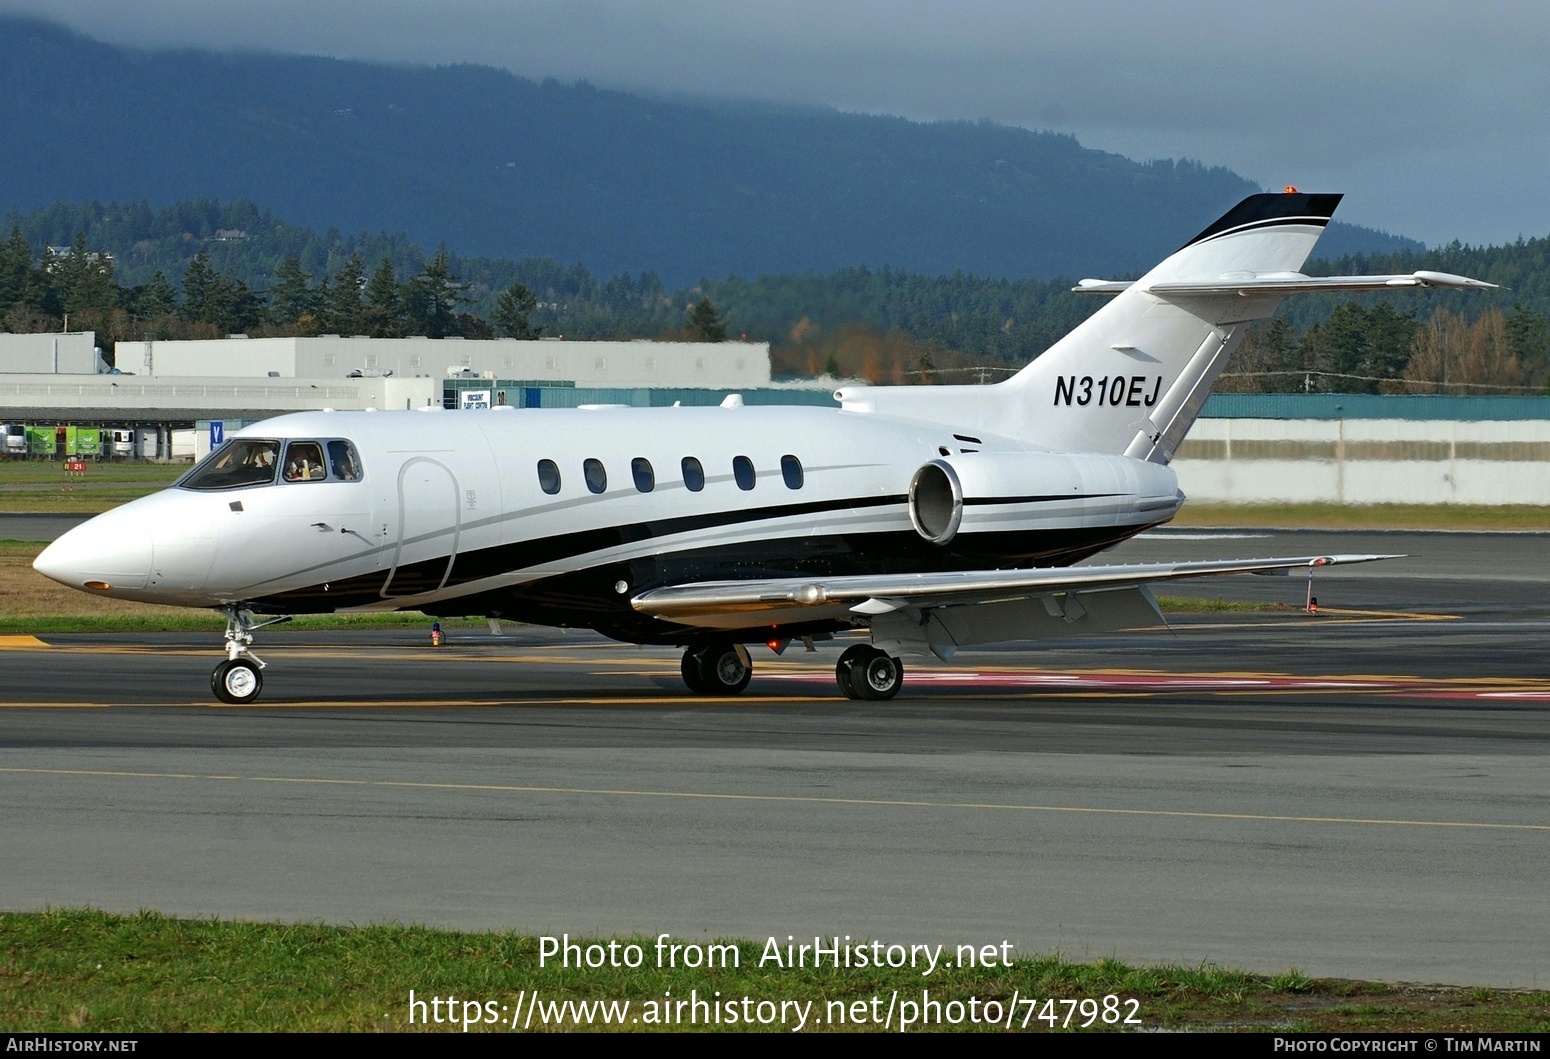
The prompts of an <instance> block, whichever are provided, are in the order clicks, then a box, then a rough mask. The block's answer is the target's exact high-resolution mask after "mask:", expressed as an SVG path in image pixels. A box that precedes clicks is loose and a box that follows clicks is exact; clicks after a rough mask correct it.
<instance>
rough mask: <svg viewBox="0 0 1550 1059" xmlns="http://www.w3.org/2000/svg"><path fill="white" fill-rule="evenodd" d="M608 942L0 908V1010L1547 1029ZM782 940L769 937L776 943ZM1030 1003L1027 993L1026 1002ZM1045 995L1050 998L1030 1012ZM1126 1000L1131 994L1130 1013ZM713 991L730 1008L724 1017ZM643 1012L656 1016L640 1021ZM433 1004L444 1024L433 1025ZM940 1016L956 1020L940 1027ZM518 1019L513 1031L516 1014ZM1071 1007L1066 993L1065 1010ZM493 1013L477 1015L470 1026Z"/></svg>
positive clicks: (73, 1015) (198, 1026) (1408, 989)
mask: <svg viewBox="0 0 1550 1059" xmlns="http://www.w3.org/2000/svg"><path fill="white" fill-rule="evenodd" d="M614 940H615V941H616V944H615V946H614V952H615V953H616V954H617V955H616V961H622V960H623V959H625V958H626V957H627V956H628V955H629V950H628V949H626V948H625V946H626V945H629V944H634V945H638V946H639V952H640V956H641V961H640V962H641V966H640V967H639V968H637V969H629V968H624V967H619V968H615V967H611V966H606V965H605V966H603V967H600V968H596V969H588V968H578V967H576V966H575V963H576V960H575V958H574V957H573V958H572V966H571V967H570V968H568V969H567V968H564V967H561V966H557V965H556V961H557V959H558V958H557V957H551V958H550V960H549V962H548V965H547V966H545V967H540V966H539V946H540V941H539V939H538V938H535V937H532V936H528V935H517V934H499V933H497V934H466V933H455V932H448V931H438V930H431V929H427V928H423V927H403V926H367V927H351V928H345V927H332V926H324V925H321V924H300V925H286V924H274V923H239V922H221V921H212V920H187V919H173V918H169V917H166V916H162V915H159V914H156V913H151V912H142V913H140V914H137V915H128V916H121V915H111V914H108V913H105V912H99V911H94V910H51V911H47V912H40V913H0V1011H3V1012H4V1013H5V1016H4V1023H5V1025H4V1027H3V1028H4V1029H5V1030H7V1031H10V1032H20V1033H27V1032H52V1031H87V1032H99V1033H134V1032H158V1031H160V1032H166V1031H172V1032H210V1031H238V1030H241V1031H275V1030H285V1031H338V1030H368V1031H369V1030H380V1031H401V1030H410V1029H415V1030H418V1029H426V1030H433V1031H434V1030H441V1031H454V1032H456V1031H461V1030H462V1029H463V1024H462V1019H463V1018H464V1017H468V1018H470V1019H477V1020H478V1021H477V1022H475V1023H474V1024H472V1025H470V1026H469V1027H468V1028H469V1029H473V1030H491V1029H495V1030H507V1029H509V1028H510V1026H511V1022H512V1021H513V1018H514V1016H513V1012H514V1011H521V1010H522V1007H523V1002H524V1001H528V1002H530V1001H531V998H532V996H533V992H534V991H535V990H536V991H537V993H538V996H539V997H540V998H541V999H542V1000H543V1002H544V1003H546V1004H547V1003H548V1002H551V1001H552V1002H557V1003H558V1002H563V1001H567V1000H569V1001H629V1002H630V1008H629V1013H628V1014H627V1015H626V1016H625V1019H624V1023H623V1025H619V1024H618V1023H617V1022H616V1023H615V1024H614V1025H613V1027H612V1028H616V1029H627V1030H650V1029H657V1028H660V1029H668V1030H674V1031H683V1030H690V1029H706V1028H711V1029H717V1028H719V1029H735V1030H745V1029H750V1028H752V1029H761V1028H763V1029H771V1030H782V1029H783V1030H790V1029H792V1028H794V1021H793V1020H794V1018H795V1014H794V1009H788V1020H787V1023H786V1025H784V1026H782V1025H780V1023H779V1022H772V1023H771V1024H768V1025H760V1024H759V1022H758V1014H759V1009H758V1008H757V1007H754V1008H749V1007H746V1006H743V1005H742V1004H741V1003H740V1002H741V1000H742V998H744V997H747V998H750V999H751V1000H752V1001H753V1003H754V1004H755V1005H757V1004H758V1003H759V1002H760V1001H771V1002H773V1004H770V1005H766V1006H765V1008H764V1009H763V1010H764V1011H765V1012H766V1013H770V1012H773V1011H774V1010H776V1009H778V1008H779V1006H780V1002H781V1001H796V1002H799V1003H800V1002H807V1001H810V1002H811V1004H812V1006H811V1008H810V1009H809V1014H808V1024H807V1029H809V1030H841V1029H850V1030H855V1029H880V1028H883V1027H882V1026H881V1025H879V1024H880V1023H881V1022H882V1021H883V1015H884V1012H885V1011H886V1009H887V1008H888V1007H889V1004H890V999H891V998H892V999H893V1001H894V1002H895V1015H894V1021H893V1028H895V1029H897V1028H898V1016H899V1015H900V1014H902V1013H903V1012H905V1011H906V1010H907V1009H905V1008H904V1007H902V1006H900V1005H899V1004H898V1002H899V1001H909V1002H913V1003H915V1004H917V1005H918V1009H917V1010H918V1012H919V1013H921V1014H924V1013H925V1012H927V1011H928V1010H929V1008H928V1007H927V1006H926V1004H925V1001H926V1000H927V996H926V991H928V990H929V999H932V1000H935V1001H937V1002H938V1003H939V1004H940V1005H941V1011H942V1020H941V1022H940V1023H933V1024H931V1025H929V1026H921V1027H918V1028H929V1029H932V1030H953V1029H959V1030H971V1029H982V1030H983V1029H990V1028H1000V1029H1005V1028H1006V1026H1005V1023H1006V1018H1007V1016H1006V1012H1007V1010H1008V1009H1012V1023H1013V1026H1012V1028H1026V1029H1030V1030H1046V1029H1049V1028H1051V1027H1050V1025H1049V1022H1048V1021H1047V1020H1046V1017H1045V1016H1046V1012H1047V1013H1048V1017H1050V1018H1053V1019H1054V1020H1055V1022H1056V1024H1057V1025H1056V1028H1075V1027H1074V1026H1072V1027H1065V1026H1061V1025H1060V1023H1061V1022H1062V1021H1063V1020H1064V1018H1065V1015H1066V1010H1067V1008H1066V1006H1065V1005H1063V1004H1061V1003H1060V1002H1061V1001H1063V1000H1073V1001H1080V1000H1081V999H1082V998H1093V999H1094V1000H1095V1001H1096V1005H1097V1007H1098V1011H1099V1013H1098V1014H1097V1016H1096V1017H1095V1018H1094V1025H1093V1027H1092V1028H1093V1029H1103V1028H1107V1029H1122V1028H1125V1027H1124V1026H1123V1023H1122V1021H1121V1019H1120V1018H1116V1019H1115V1020H1114V1022H1112V1023H1110V1024H1108V1025H1105V1023H1104V1021H1103V1017H1102V1010H1103V1009H1102V1005H1103V1003H1104V999H1103V998H1105V997H1107V996H1114V997H1116V998H1119V1000H1120V1002H1121V1003H1120V1007H1119V1008H1118V1010H1119V1011H1120V1012H1123V1013H1124V1015H1126V1016H1128V1015H1129V1013H1130V1012H1131V1011H1132V1010H1133V1011H1134V1012H1135V1016H1136V1017H1137V1018H1139V1019H1140V1028H1143V1029H1150V1030H1157V1029H1204V1030H1272V1029H1274V1030H1294V1031H1322V1032H1332V1031H1340V1032H1351V1031H1363V1032H1385V1031H1434V1030H1450V1031H1467V1032H1509V1033H1536V1032H1546V1031H1550V993H1545V992H1541V991H1534V992H1526V991H1512V990H1500V989H1488V988H1458V987H1447V986H1414V985H1385V984H1381V983H1373V982H1357V981H1347V980H1325V979H1313V978H1309V977H1307V976H1306V975H1303V974H1302V973H1300V972H1298V971H1296V970H1288V971H1286V972H1284V973H1282V974H1277V975H1255V974H1248V973H1245V972H1242V971H1234V970H1229V969H1224V968H1219V967H1215V966H1210V965H1205V966H1199V967H1175V966H1160V967H1133V966H1129V965H1126V964H1123V963H1120V962H1118V961H1115V960H1098V961H1096V962H1091V963H1082V962H1075V961H1071V960H1068V959H1066V958H1064V957H1062V956H1059V955H1053V956H1033V957H1028V956H1023V957H1016V958H1014V959H1012V960H1011V966H1009V967H1007V966H1000V965H999V963H997V964H995V965H992V964H991V963H990V962H988V961H987V963H986V965H984V966H976V967H972V968H970V967H948V966H946V964H947V963H948V962H951V961H953V959H954V957H955V956H956V952H955V949H956V946H955V945H948V946H946V948H945V950H944V952H943V961H942V964H941V965H939V966H938V967H937V969H936V971H935V972H934V973H933V974H931V975H929V976H923V975H922V974H921V970H920V969H918V968H915V969H912V968H910V967H902V968H888V967H883V968H880V969H879V968H876V967H866V968H856V967H855V966H854V965H853V966H852V967H850V968H844V967H841V968H835V967H833V966H832V961H826V963H825V966H823V967H822V968H819V969H814V968H813V967H812V966H811V965H809V966H808V967H806V968H792V967H778V966H775V965H774V964H772V963H770V962H768V961H766V962H765V963H764V964H763V965H762V966H761V956H763V955H765V954H766V953H767V951H768V950H767V948H766V945H767V942H759V941H734V942H722V943H710V942H706V941H703V940H694V941H691V940H689V939H680V938H673V939H670V941H669V944H672V943H677V944H683V945H688V944H696V945H699V946H701V951H702V952H708V951H709V950H708V948H707V947H708V946H709V945H711V944H722V945H726V946H728V948H727V949H725V950H720V951H722V952H724V953H730V952H732V951H735V952H736V966H735V967H734V966H730V964H731V963H732V962H733V961H732V960H731V959H730V957H729V956H728V957H727V958H725V959H723V961H721V962H722V963H723V964H727V965H728V966H718V967H716V968H714V969H707V968H701V969H695V970H691V969H686V968H684V967H682V966H678V967H659V966H658V955H657V942H656V939H654V938H644V937H637V938H622V939H614ZM802 940H809V941H810V940H811V939H802ZM570 941H571V942H572V943H573V944H576V945H578V946H579V947H580V949H581V951H582V952H583V953H584V952H585V948H586V946H588V945H589V944H597V945H600V946H603V948H602V949H601V950H597V952H598V955H600V956H602V955H603V954H604V953H606V952H607V951H608V950H607V947H608V945H609V939H595V940H593V941H590V942H589V941H586V940H581V939H575V938H572V939H570ZM785 942H786V939H785V938H781V939H779V944H780V945H782V946H784V945H785ZM857 943H858V941H857V940H853V941H852V942H851V943H850V944H851V945H855V944H857ZM869 951H870V950H869ZM681 952H682V953H684V955H687V950H681ZM996 955H997V956H999V950H997V952H996ZM606 959H607V958H606V957H605V962H606ZM410 990H414V993H415V997H416V999H419V1000H422V1001H429V1000H430V999H432V998H437V999H441V1000H443V1001H444V1000H445V998H448V997H456V998H457V1002H456V1003H455V1004H453V1005H451V1006H450V1008H449V1006H448V1005H446V1004H445V1003H442V1004H440V1005H438V1006H437V1014H439V1015H441V1016H442V1017H443V1021H441V1022H439V1023H438V1022H437V1021H435V1018H434V1016H433V1015H432V1009H431V1008H430V1006H429V1004H428V1003H427V1006H426V1007H425V1008H423V1009H419V1010H416V1012H415V1016H416V1022H415V1024H414V1025H411V1024H410V1021H409V1019H410V1014H411V1012H410V1007H409V992H410ZM717 993H719V994H720V998H719V1001H718V999H717V997H716V994H717ZM692 996H697V997H699V998H701V999H707V1000H709V1001H711V1002H712V1003H713V1004H719V1005H720V1007H718V1008H715V1009H713V1010H718V1011H720V1012H721V1014H722V1021H721V1024H720V1025H719V1026H716V1025H714V1024H712V1025H711V1026H710V1027H706V1026H705V1025H703V1024H700V1025H691V1024H689V1023H688V1021H687V1019H688V1014H687V1010H686V1009H680V1010H679V1011H678V1012H676V1013H674V1012H673V1010H672V1008H671V1007H670V1006H666V1007H665V1006H664V1002H665V1001H667V1000H668V998H669V997H671V998H672V999H673V1000H675V1001H688V1000H689V999H690V998H691V997H692ZM971 997H972V998H974V999H975V1001H976V1003H977V1005H978V1007H979V1011H980V1014H981V1016H984V1015H985V1014H987V1010H986V1004H987V1001H993V1002H995V1003H996V1005H997V1007H998V1008H999V1009H1000V1012H1001V1025H1000V1026H999V1027H990V1026H987V1025H985V1024H984V1022H983V1018H982V1021H981V1023H980V1024H978V1025H975V1024H973V1023H972V1022H971V1020H970V1018H969V1017H968V1014H967V1013H968V1012H969V1011H970V1010H971V1008H970V1003H969V1002H970V998H971ZM1014 998H1015V999H1016V1000H1017V1004H1016V1005H1015V1008H1014V1007H1013V1001H1014ZM1030 998H1031V999H1034V1000H1035V1001H1036V1003H1034V1004H1032V1005H1028V1004H1026V1003H1024V1001H1026V1000H1028V999H1030ZM1050 999H1053V1000H1054V1001H1055V1003H1054V1004H1053V1005H1051V1006H1050V1007H1049V1008H1047V1009H1046V1007H1045V1001H1046V1000H1050ZM1130 999H1134V1000H1135V1001H1136V1002H1137V1003H1136V1005H1135V1006H1134V1008H1133V1009H1132V1007H1131V1006H1130V1005H1129V1004H1128V1001H1129V1000H1130ZM728 1002H732V1003H733V1004H734V1007H735V1008H736V1011H737V1012H738V1021H737V1022H735V1023H731V1024H729V1022H728V1020H727V1018H726V1015H727V1012H728V1011H729V1010H730V1009H729V1008H728V1007H727V1006H726V1005H727V1003H728ZM952 1002H957V1008H956V1009H955V1008H954V1007H953V1006H952ZM465 1003H467V1004H473V1003H477V1004H479V1005H480V1006H479V1007H477V1008H474V1007H469V1006H465ZM490 1005H493V1007H492V1006H490ZM704 1010H705V1009H702V1012H703V1011H704ZM1110 1010H1111V1011H1112V1010H1114V1009H1113V1008H1111V1009H1110ZM422 1011H423V1014H422ZM653 1011H655V1012H656V1014H657V1016H658V1017H660V1016H663V1015H668V1016H671V1018H670V1019H669V1020H666V1021H658V1022H653V1021H651V1019H652V1012H653ZM743 1012H752V1013H753V1014H754V1017H755V1021H754V1024H753V1025H751V1026H750V1025H747V1024H745V1023H744V1022H743V1021H742V1013H743ZM448 1014H452V1015H454V1018H453V1019H451V1020H448V1019H447V1018H446V1016H447V1015H448ZM539 1014H540V1015H541V1014H542V1011H540V1012H539ZM955 1014H956V1015H958V1017H959V1021H958V1024H957V1025H953V1024H952V1022H951V1018H952V1016H953V1015H955ZM1025 1015H1026V1016H1027V1025H1026V1027H1024V1026H1022V1022H1023V1019H1024V1016H1025ZM841 1016H843V1021H842V1019H841ZM515 1017H516V1019H517V1021H518V1022H519V1025H520V1022H521V1017H520V1015H518V1016H515ZM1086 1017H1087V1016H1086V1015H1085V1014H1084V1013H1083V1011H1082V1009H1081V1007H1080V1005H1077V1006H1076V1009H1075V1014H1074V1016H1073V1020H1074V1022H1075V1023H1081V1022H1083V1021H1085V1019H1086ZM492 1018H493V1024H492V1022H490V1021H486V1020H487V1019H492ZM632 1019H634V1020H640V1021H631V1020H632ZM426 1020H428V1021H429V1024H428V1025H426V1024H425V1022H426ZM701 1021H702V1022H703V1015H702V1020H701ZM530 1028H532V1029H535V1030H536V1029H539V1028H543V1029H549V1030H553V1029H577V1028H582V1029H604V1028H608V1027H606V1026H605V1025H604V1023H603V1020H602V1018H601V1015H600V1013H599V1012H597V1011H593V1012H592V1015H591V1017H590V1018H587V1017H585V1015H584V1014H583V1013H582V1012H580V1011H578V1010H577V1008H576V1007H575V1006H574V1005H572V1006H570V1007H560V1008H559V1009H558V1010H556V1011H555V1012H553V1015H552V1017H551V1018H541V1017H539V1016H538V1015H535V1018H534V1020H533V1022H532V1023H531V1026H530ZM1130 1028H1131V1029H1135V1028H1137V1027H1136V1026H1134V1025H1132V1026H1131V1027H1130Z"/></svg>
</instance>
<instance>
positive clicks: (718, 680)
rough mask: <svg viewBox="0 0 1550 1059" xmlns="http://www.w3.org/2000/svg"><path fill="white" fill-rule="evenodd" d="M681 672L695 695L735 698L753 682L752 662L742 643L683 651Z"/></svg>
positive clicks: (713, 645)
mask: <svg viewBox="0 0 1550 1059" xmlns="http://www.w3.org/2000/svg"><path fill="white" fill-rule="evenodd" d="M691 667H692V670H693V672H692V674H691ZM682 670H683V678H684V683H685V684H687V685H688V686H689V690H690V691H692V692H694V693H695V694H696V695H736V694H738V693H739V692H741V691H742V690H743V689H744V688H746V687H747V686H748V682H749V681H750V680H752V679H753V660H752V659H750V658H749V657H748V648H746V647H744V646H743V645H742V644H739V643H729V644H712V645H711V646H709V647H701V648H700V649H698V650H695V651H689V652H686V653H685V654H684V660H683V666H682Z"/></svg>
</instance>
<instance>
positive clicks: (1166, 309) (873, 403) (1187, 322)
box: [835, 190, 1494, 463]
mask: <svg viewBox="0 0 1550 1059" xmlns="http://www.w3.org/2000/svg"><path fill="white" fill-rule="evenodd" d="M1340 198H1341V196H1339V195H1304V194H1302V193H1300V192H1296V191H1290V190H1288V191H1287V192H1286V193H1284V194H1280V195H1250V196H1249V197H1248V198H1246V199H1244V200H1243V201H1242V202H1240V203H1238V205H1236V206H1234V207H1233V208H1232V209H1230V210H1228V211H1227V212H1226V213H1225V214H1224V215H1223V216H1222V217H1221V219H1219V220H1218V221H1216V222H1215V223H1214V224H1212V225H1211V226H1210V227H1208V228H1207V229H1206V230H1205V231H1203V232H1201V233H1200V234H1199V235H1197V236H1195V238H1193V239H1191V240H1190V241H1189V242H1187V243H1185V244H1184V246H1183V247H1181V248H1180V249H1179V250H1177V251H1175V252H1174V253H1173V254H1172V255H1171V256H1169V257H1168V258H1167V259H1166V260H1164V261H1163V262H1162V263H1161V264H1160V265H1158V266H1157V267H1156V268H1154V269H1152V270H1151V271H1150V272H1148V273H1147V274H1146V275H1144V276H1142V277H1141V278H1140V279H1138V280H1136V281H1135V282H1134V283H1111V282H1107V281H1104V280H1083V281H1082V282H1081V283H1080V284H1078V285H1077V287H1076V290H1078V291H1083V292H1089V293H1093V294H1112V295H1114V296H1115V297H1114V301H1113V302H1111V303H1110V304H1108V305H1105V306H1104V307H1103V308H1102V309H1100V310H1098V311H1097V312H1096V313H1094V314H1093V315H1092V316H1090V317H1088V318H1087V320H1086V321H1085V322H1083V323H1082V324H1080V325H1079V326H1078V327H1077V328H1076V329H1075V330H1073V331H1072V332H1071V333H1070V334H1068V335H1066V337H1064V338H1062V339H1061V340H1060V341H1059V342H1056V343H1055V344H1054V345H1053V346H1051V347H1050V348H1049V349H1047V350H1046V351H1045V352H1044V353H1043V354H1041V355H1040V356H1039V357H1038V358H1037V359H1036V360H1034V362H1033V363H1031V364H1029V365H1028V366H1027V367H1026V368H1024V369H1023V370H1022V371H1020V372H1018V373H1017V374H1016V375H1014V376H1013V377H1012V378H1010V379H1008V380H1007V381H1006V382H1003V383H998V384H997V385H995V386H911V387H905V386H878V387H868V386H862V387H846V388H844V389H842V390H840V391H839V392H838V393H836V394H835V396H836V397H838V398H839V400H840V402H841V404H843V405H844V407H845V408H846V409H847V410H851V411H857V412H875V413H880V414H883V415H894V416H901V417H907V418H911V419H923V420H927V421H929V422H933V423H943V424H950V425H953V426H955V427H959V428H964V429H968V430H970V431H971V432H977V431H987V432H990V433H995V434H1001V435H1003V436H1006V437H1012V438H1017V439H1019V440H1021V441H1024V442H1027V443H1028V444H1029V445H1031V446H1034V447H1037V448H1043V449H1049V450H1052V451H1057V452H1099V453H1111V454H1116V455H1125V456H1130V457H1133V458H1135V459H1142V460H1149V461H1151V462H1153V463H1167V462H1168V461H1170V460H1171V459H1173V454H1174V453H1175V452H1176V451H1178V447H1179V445H1180V444H1181V443H1182V442H1183V441H1184V435H1185V434H1186V433H1187V432H1188V431H1189V428H1190V427H1191V426H1193V425H1194V422H1195V418H1196V417H1197V416H1199V415H1200V409H1201V408H1202V407H1203V406H1204V405H1205V403H1206V398H1207V397H1209V396H1211V387H1212V386H1214V385H1216V380H1217V378H1218V377H1219V376H1220V375H1221V374H1222V371H1223V369H1225V368H1226V367H1227V361H1228V359H1229V358H1230V357H1231V356H1232V354H1233V351H1234V350H1235V349H1237V348H1238V344H1239V343H1240V342H1242V341H1243V335H1244V332H1245V331H1246V330H1247V328H1248V325H1249V324H1251V323H1254V322H1255V321H1256V320H1265V319H1268V318H1269V317H1270V316H1271V315H1273V314H1274V313H1275V311H1276V308H1277V307H1278V306H1279V305H1280V304H1281V299H1282V298H1284V297H1286V296H1287V295H1288V294H1300V293H1306V292H1311V291H1373V290H1392V289H1394V288H1396V287H1450V288H1455V289H1483V288H1490V287H1493V286H1494V284H1491V283H1484V282H1482V281H1480V280H1473V279H1467V278H1465V277H1463V276H1453V275H1449V274H1447V273H1443V272H1416V273H1413V274H1411V275H1407V276H1304V275H1303V274H1302V273H1300V272H1298V271H1297V269H1298V268H1300V267H1301V266H1302V263H1303V262H1304V261H1305V260H1307V257H1308V255H1309V253H1311V252H1312V250H1313V245H1314V244H1315V243H1317V242H1318V239H1319V236H1320V235H1322V234H1323V232H1324V226H1325V225H1327V224H1328V223H1329V218H1330V215H1331V214H1333V213H1334V212H1335V207H1336V206H1337V205H1339V204H1340Z"/></svg>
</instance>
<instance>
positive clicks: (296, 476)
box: [282, 441, 328, 482]
mask: <svg viewBox="0 0 1550 1059" xmlns="http://www.w3.org/2000/svg"><path fill="white" fill-rule="evenodd" d="M282 477H283V478H284V479H285V480H286V481H287V482H318V481H322V480H323V479H324V478H327V477H328V469H327V468H326V467H324V466H323V446H322V445H321V444H320V443H319V442H316V441H293V442H291V443H290V444H289V445H287V446H285V470H284V471H283V472H282Z"/></svg>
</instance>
